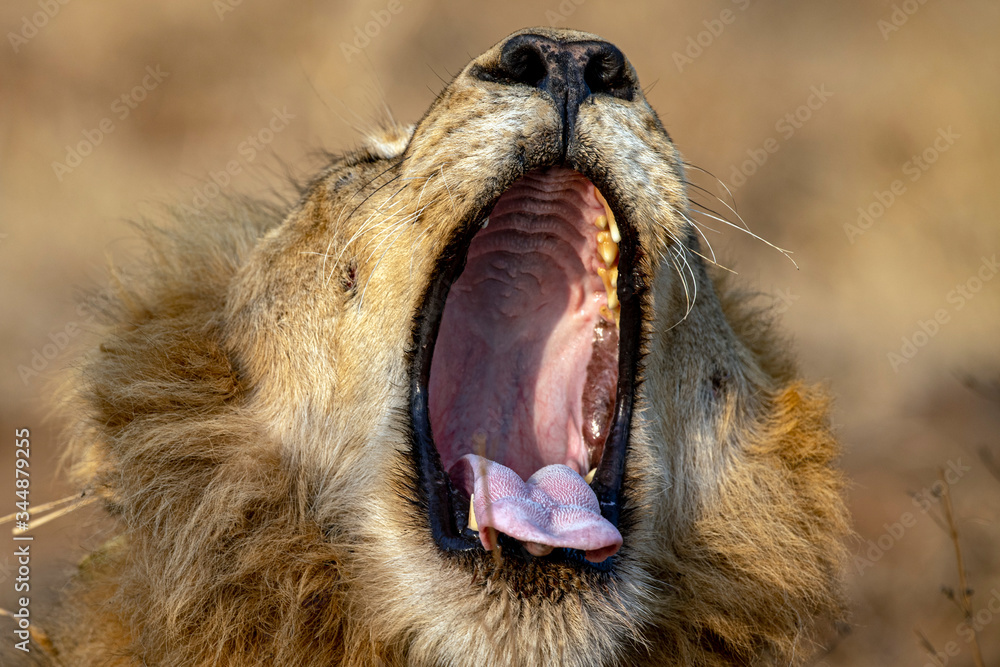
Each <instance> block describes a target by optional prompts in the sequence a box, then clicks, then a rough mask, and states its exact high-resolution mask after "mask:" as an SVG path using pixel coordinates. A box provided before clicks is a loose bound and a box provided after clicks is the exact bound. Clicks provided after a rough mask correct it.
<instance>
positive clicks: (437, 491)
mask: <svg viewBox="0 0 1000 667" xmlns="http://www.w3.org/2000/svg"><path fill="white" fill-rule="evenodd" d="M526 171H528V170H526ZM577 171H580V173H582V174H583V175H584V176H585V177H587V178H589V179H590V180H591V182H592V183H594V184H595V185H597V186H598V188H600V189H601V192H602V193H604V192H607V191H608V190H607V189H605V188H601V185H600V184H599V182H598V181H597V180H595V178H594V177H592V176H590V175H588V174H587V173H585V172H583V171H581V170H579V169H578V170H577ZM501 194H502V192H501V193H499V194H496V195H495V196H494V197H493V198H492V200H491V201H489V202H487V203H486V204H484V205H483V206H481V207H479V209H478V210H477V211H476V212H475V213H474V214H473V215H471V216H470V217H469V218H468V219H467V220H465V221H463V223H462V224H461V225H459V226H458V228H457V229H456V231H455V233H454V235H453V237H452V239H451V240H450V241H449V243H448V244H447V246H446V248H445V250H444V252H442V254H441V256H440V257H439V258H438V260H437V263H436V271H435V274H434V277H433V278H432V279H431V281H430V283H429V284H428V286H427V288H426V291H425V292H424V296H423V299H422V302H421V305H420V308H419V309H418V311H417V314H416V316H415V318H414V329H413V339H414V346H413V350H412V352H411V356H410V360H409V361H410V410H409V416H410V456H411V458H412V460H413V463H414V464H415V465H414V469H415V471H416V473H417V479H416V480H415V481H416V488H415V491H416V492H417V493H416V496H417V501H418V503H419V505H420V506H421V507H422V508H423V509H424V510H425V511H426V512H427V517H428V520H429V524H430V528H431V534H432V536H433V538H434V541H435V543H436V544H437V545H438V547H439V548H440V549H441V550H442V551H444V552H468V551H471V550H475V549H479V550H482V545H481V544H480V542H479V536H478V533H476V532H474V531H472V530H470V529H468V528H467V527H466V526H467V524H468V507H469V498H468V495H467V494H465V492H464V491H459V490H458V489H456V488H455V486H454V485H453V484H452V482H451V479H450V478H449V476H448V475H447V473H446V471H445V470H444V467H443V465H442V464H441V457H440V454H439V453H438V451H437V447H436V446H435V445H434V440H433V437H432V435H431V424H430V415H429V411H428V386H429V381H430V371H431V359H432V357H433V353H434V344H435V342H436V340H437V335H438V330H439V327H440V324H441V316H442V314H443V313H444V304H445V299H446V298H447V296H448V291H449V289H450V288H451V285H452V283H454V282H455V280H456V279H457V278H458V277H459V275H461V273H462V271H463V270H464V268H465V261H466V253H467V252H468V249H469V245H470V244H471V243H472V238H473V237H474V236H475V234H476V232H478V231H479V229H480V228H481V226H482V221H483V220H484V219H485V218H486V216H487V215H488V214H489V212H490V211H491V210H492V209H493V206H494V204H495V203H496V201H497V200H498V199H499V198H500V195H501ZM608 205H609V206H611V208H612V211H613V212H614V213H615V218H616V219H617V220H618V221H619V229H620V230H621V235H622V240H621V242H620V243H619V244H618V248H619V256H620V259H619V277H618V300H619V302H620V304H621V314H620V318H619V349H618V392H617V397H616V399H615V413H614V420H613V422H612V426H611V430H610V432H609V434H608V438H607V440H606V442H605V446H604V453H603V455H602V456H601V461H600V463H599V464H598V467H597V472H596V473H595V474H594V479H593V481H592V483H591V488H593V490H594V493H595V494H596V495H597V500H598V502H599V503H600V506H601V514H602V515H603V516H604V518H605V519H607V520H608V521H610V522H611V523H612V524H614V525H615V526H616V527H617V528H619V530H620V531H622V526H620V525H619V521H620V519H621V515H622V506H623V504H624V496H625V489H624V479H625V466H626V461H627V458H628V456H627V454H628V448H629V435H630V432H631V426H632V411H633V405H634V399H635V392H636V389H637V385H638V377H639V364H640V359H641V347H642V346H641V341H642V309H643V299H642V294H643V292H644V289H645V288H644V280H643V277H642V275H641V273H640V271H639V268H638V267H639V265H640V263H641V262H640V261H639V259H640V256H641V252H642V251H641V247H640V244H639V243H638V235H637V234H636V232H635V230H634V228H633V227H632V225H630V224H628V221H627V220H626V219H624V218H623V217H622V216H621V215H619V212H618V208H617V207H616V206H615V204H614V202H613V201H612V199H611V198H608ZM622 532H623V537H624V538H625V546H626V547H627V544H628V537H627V535H625V533H624V531H622ZM505 538H506V536H504V535H502V534H501V536H500V544H501V545H502V546H503V547H504V554H505V556H506V555H508V554H511V553H512V552H513V553H518V552H520V551H523V549H521V548H520V544H519V543H518V542H516V541H515V540H513V539H509V538H508V539H505ZM484 553H485V551H484ZM520 555H522V556H525V557H530V556H528V555H527V552H524V553H523V554H520ZM544 558H545V559H547V560H559V561H564V562H567V563H575V564H579V565H580V566H581V567H589V568H593V569H597V570H601V571H607V570H609V569H610V568H611V567H612V566H613V563H614V561H615V558H616V557H611V558H608V559H607V560H605V561H604V562H602V563H591V562H589V561H587V560H585V559H584V558H583V552H580V551H577V550H574V549H555V550H554V551H553V552H552V553H551V554H550V555H548V556H546V557H544Z"/></svg>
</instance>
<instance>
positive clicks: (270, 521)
mask: <svg viewBox="0 0 1000 667" xmlns="http://www.w3.org/2000/svg"><path fill="white" fill-rule="evenodd" d="M532 32H535V33H540V34H545V35H548V36H550V37H552V38H555V39H564V40H573V39H598V38H596V37H594V36H592V35H585V34H583V33H574V32H569V31H555V30H548V29H535V30H533V31H532ZM499 48H500V47H499V46H498V47H494V48H493V49H492V50H490V51H489V52H487V53H486V54H485V55H483V56H482V57H480V58H479V59H477V60H476V61H474V63H473V65H477V64H478V65H480V66H489V65H490V64H491V63H495V62H496V59H497V58H498V53H499ZM470 67H471V66H470ZM629 72H630V75H631V76H633V77H634V72H632V71H631V68H629ZM411 132H412V136H411ZM577 134H578V141H577V142H575V144H574V145H573V146H572V147H571V148H569V149H568V150H567V151H566V155H565V161H566V163H568V164H570V165H571V166H573V167H574V168H576V169H578V170H580V171H582V172H584V173H586V174H588V176H589V177H590V178H591V179H592V180H594V182H595V183H597V184H598V185H599V187H600V188H601V190H602V192H604V193H605V194H606V196H607V197H608V199H609V201H610V202H612V204H613V205H614V207H615V209H616V210H618V211H622V212H623V213H624V214H625V219H627V220H628V221H629V224H631V225H633V227H634V228H635V230H636V233H637V236H638V238H639V240H640V242H641V247H642V249H643V253H642V254H641V257H640V260H639V261H640V263H641V267H640V268H641V270H642V272H643V275H644V276H646V277H647V281H648V284H647V285H646V287H647V289H646V290H645V291H644V293H643V297H642V298H643V299H644V312H645V313H646V315H647V321H646V322H645V324H644V351H645V356H644V359H643V362H642V375H643V383H642V384H641V385H640V388H639V389H638V394H637V401H638V407H639V410H638V412H637V414H636V415H635V416H634V419H633V428H632V436H631V441H630V452H629V458H628V467H627V480H626V483H627V506H626V507H625V510H624V515H623V518H622V527H623V528H622V532H623V535H624V536H625V543H624V545H623V547H622V550H621V551H620V553H619V554H618V555H617V556H616V557H615V564H614V567H613V569H612V571H611V572H610V573H607V574H600V573H596V572H590V571H587V570H586V569H580V568H573V567H570V566H568V565H567V566H558V567H556V566H555V565H552V566H550V565H548V564H547V562H546V561H544V560H543V559H538V560H537V562H532V563H531V564H529V565H528V566H521V565H518V566H514V565H513V564H511V563H509V562H506V561H505V560H504V559H503V557H502V554H501V557H500V558H494V557H493V556H492V555H491V554H487V553H485V552H482V553H478V554H477V553H470V554H463V555H458V556H456V555H450V554H446V553H443V552H442V551H440V550H439V549H438V548H437V547H436V545H435V544H434V542H433V540H432V538H431V535H430V532H429V528H428V519H427V516H426V513H425V512H424V511H423V506H422V504H421V501H420V497H419V492H418V489H417V488H416V481H415V473H414V471H413V466H412V462H411V460H410V459H409V458H408V454H407V453H408V451H409V450H408V448H409V444H408V440H407V436H406V429H407V426H406V419H405V414H406V406H407V396H408V375H407V374H408V365H407V362H408V359H409V354H410V352H411V348H412V335H413V318H414V316H415V314H416V312H417V309H418V306H419V303H420V299H421V296H422V294H423V291H424V289H425V288H426V286H427V284H428V281H429V277H430V274H431V272H432V271H433V270H434V266H435V262H436V260H437V258H438V257H439V256H440V254H441V253H442V252H443V250H444V248H446V247H447V244H448V242H449V240H450V239H451V238H452V237H453V236H454V234H455V233H456V230H457V227H458V226H459V225H460V223H461V221H463V220H470V219H474V218H475V217H476V216H478V215H479V214H482V213H484V212H485V211H483V210H482V207H483V206H484V202H487V201H490V200H491V198H493V197H495V196H496V195H497V194H498V193H499V192H502V191H503V190H504V189H506V187H508V186H509V184H510V183H511V182H513V181H514V180H515V179H517V178H518V177H520V176H521V175H522V174H523V173H524V172H525V171H527V170H528V169H531V168H533V167H535V166H541V165H545V164H551V163H552V162H553V161H555V160H556V159H558V156H559V155H560V153H561V152H562V150H563V148H564V147H562V146H561V143H560V142H561V141H562V131H561V128H560V120H559V117H558V115H557V114H556V112H555V110H554V108H553V106H552V104H551V102H550V100H548V99H547V98H546V97H545V96H544V95H542V94H541V93H539V92H538V91H536V90H532V89H530V88H526V87H524V86H521V87H517V86H504V85H501V84H496V83H487V82H484V81H482V80H479V79H476V78H475V77H473V76H471V75H470V69H469V68H466V70H465V71H463V72H462V73H461V74H460V75H459V76H458V77H456V79H455V80H454V81H453V82H452V83H451V84H450V85H449V86H448V87H447V88H446V90H445V91H444V92H443V93H442V94H441V96H440V97H439V98H438V100H437V101H436V102H435V104H434V105H433V106H432V107H431V109H430V111H429V112H428V113H427V115H426V116H425V117H424V119H423V120H422V121H421V122H420V123H419V124H418V126H417V127H416V129H415V130H414V129H413V128H392V129H389V130H387V131H386V132H384V133H382V134H381V135H380V136H379V137H377V138H375V139H373V142H372V144H371V145H370V147H369V148H365V149H362V150H359V151H357V152H355V153H353V154H350V155H347V156H344V157H341V158H337V159H334V160H333V161H332V162H331V164H330V165H329V166H328V168H327V169H326V170H325V171H324V172H323V173H322V174H321V175H319V176H318V177H317V178H316V180H315V181H313V182H312V183H311V184H310V185H309V186H308V187H306V188H305V189H304V190H303V193H302V196H301V198H300V200H299V201H298V202H297V203H296V204H295V205H294V206H291V207H289V209H288V210H287V212H285V211H282V210H279V209H278V208H275V207H269V206H265V205H262V204H258V203H233V204H232V205H231V207H230V208H228V209H227V210H226V211H215V212H212V213H211V214H204V215H196V216H185V215H183V214H182V215H178V216H176V217H177V219H176V220H174V221H173V222H171V223H170V224H165V225H159V226H151V227H149V228H148V229H147V231H146V233H145V235H146V237H147V239H148V241H149V247H150V256H149V257H148V258H147V261H145V262H144V263H143V264H144V267H145V268H144V270H142V271H139V272H136V273H133V274H131V275H129V276H128V277H127V278H123V279H122V281H121V290H120V294H119V296H118V300H117V302H116V304H115V306H114V308H113V309H112V312H110V313H109V324H108V327H107V330H106V333H105V334H104V337H103V339H102V341H101V342H100V345H99V347H96V348H95V349H94V350H93V352H92V353H91V354H90V355H89V356H88V357H87V359H86V361H85V363H84V364H82V367H81V370H80V373H79V375H78V376H77V377H76V378H74V380H73V383H72V391H71V396H70V399H69V405H70V406H71V410H72V417H73V423H74V425H75V426H74V429H75V430H74V434H73V445H72V453H73V456H74V457H75V461H76V465H75V468H74V470H75V475H76V478H77V479H78V480H79V481H80V483H81V484H82V485H84V486H85V487H87V488H89V489H92V490H93V491H94V492H96V493H99V494H100V495H101V496H102V497H103V499H104V503H105V507H106V509H107V511H108V513H109V514H110V515H111V516H113V517H114V518H115V520H116V525H117V531H118V536H117V537H116V538H115V539H113V540H111V541H109V542H108V544H107V545H106V546H105V548H104V549H103V550H102V551H101V552H100V553H99V554H96V555H95V556H94V557H91V558H90V559H88V561H87V563H86V564H85V566H83V567H82V568H81V572H80V574H79V576H78V577H77V580H76V584H75V587H74V589H73V592H72V594H71V595H70V596H69V597H68V600H67V612H66V616H65V618H64V620H63V623H62V628H61V631H60V632H57V633H55V643H56V646H57V648H58V651H59V653H58V656H57V658H55V660H56V661H57V662H60V663H62V664H65V665H73V666H78V665H79V666H83V665H177V666H181V665H183V666H189V665H234V666H235V665H302V666H307V665H316V666H319V665H358V666H360V665H469V664H477V665H543V664H565V665H618V664H620V665H706V666H707V665H748V664H780V665H799V664H803V663H804V662H805V661H806V660H807V659H808V658H809V656H811V655H813V654H814V653H815V652H816V650H817V646H818V645H817V644H816V642H817V641H819V640H821V639H822V638H823V637H824V636H826V635H825V633H826V632H827V630H828V629H829V627H831V624H832V623H834V622H836V621H838V620H839V619H841V617H842V609H843V608H842V600H841V597H840V587H839V574H840V567H841V559H842V556H843V547H842V544H841V540H842V538H843V536H844V535H845V534H846V533H847V531H848V520H847V516H846V512H845V509H844V506H843V504H842V500H841V498H840V488H841V481H840V478H839V475H838V473H837V472H836V471H835V469H834V468H833V463H834V460H835V458H836V456H837V451H838V450H837V445H836V443H835V441H834V439H833V438H832V436H831V434H830V427H829V422H828V414H827V401H826V398H825V397H824V395H823V393H822V392H821V391H819V390H817V389H815V388H811V387H808V386H805V385H803V384H802V383H801V382H799V381H798V380H796V379H795V372H794V368H793V366H792V364H791V362H790V361H789V360H788V357H787V353H786V345H785V344H784V341H782V340H781V339H780V338H778V337H776V336H775V334H774V333H773V332H772V329H771V327H770V324H769V322H768V319H767V316H766V314H764V313H761V312H759V311H755V310H753V309H751V308H749V307H748V306H747V305H746V304H747V298H746V296H745V295H743V294H740V293H738V292H736V291H734V290H732V289H729V288H726V287H725V286H723V285H722V284H721V283H719V282H718V281H713V280H712V279H711V278H710V277H709V275H708V273H707V271H706V269H705V267H704V266H703V263H702V262H701V261H699V257H698V256H697V255H696V254H695V253H694V251H696V250H697V241H696V239H695V236H694V232H693V230H692V228H691V226H690V224H689V223H688V222H687V221H686V220H685V218H684V216H683V213H684V211H686V210H687V199H686V195H685V187H684V186H685V184H684V177H683V169H682V162H681V160H680V157H679V155H678V154H677V152H676V150H675V149H674V147H673V145H672V143H671V142H670V140H669V138H668V136H667V134H666V133H665V132H664V130H663V128H662V126H661V125H660V122H659V120H658V119H657V117H656V115H655V114H654V113H653V111H652V110H651V109H650V108H649V106H648V104H647V103H646V102H645V100H644V99H643V98H642V95H641V93H637V95H636V97H635V99H633V100H630V101H625V100H621V99H616V98H611V97H607V96H601V95H596V96H594V97H593V98H591V99H589V100H588V101H586V102H585V103H584V104H583V105H581V107H580V111H579V119H578V126H577ZM671 260H674V261H673V262H672V261H671ZM684 262H686V264H685V263H684ZM675 264H676V266H681V267H683V268H684V272H681V271H678V270H677V269H676V267H675ZM695 286H696V287H697V297H696V298H695V299H694V301H693V304H692V303H691V302H690V296H691V295H692V293H693V292H694V289H693V288H694V287H695ZM685 315H686V316H685Z"/></svg>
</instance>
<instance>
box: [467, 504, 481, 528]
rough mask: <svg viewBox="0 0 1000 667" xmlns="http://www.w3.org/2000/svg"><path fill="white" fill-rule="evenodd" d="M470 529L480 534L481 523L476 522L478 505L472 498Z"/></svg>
mask: <svg viewBox="0 0 1000 667" xmlns="http://www.w3.org/2000/svg"><path fill="white" fill-rule="evenodd" d="M469 529H470V530H474V531H476V532H479V523H477V522H476V505H475V503H474V502H473V499H472V498H469Z"/></svg>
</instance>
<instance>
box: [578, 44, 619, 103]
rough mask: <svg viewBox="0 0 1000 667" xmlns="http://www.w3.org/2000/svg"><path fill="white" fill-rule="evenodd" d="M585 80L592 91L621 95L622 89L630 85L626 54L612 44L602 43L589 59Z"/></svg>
mask: <svg viewBox="0 0 1000 667" xmlns="http://www.w3.org/2000/svg"><path fill="white" fill-rule="evenodd" d="M583 80H584V82H585V83H586V84H587V87H588V88H589V89H590V92H591V93H608V94H611V95H615V96H616V97H620V96H621V93H622V89H623V88H628V87H629V86H630V83H629V81H628V70H627V67H626V65H625V55H624V54H623V53H622V52H621V51H620V50H618V48H617V47H615V46H613V45H611V44H607V43H604V44H601V47H600V48H599V49H598V50H596V51H594V52H593V53H592V54H591V56H590V60H589V61H587V64H586V66H585V67H584V70H583Z"/></svg>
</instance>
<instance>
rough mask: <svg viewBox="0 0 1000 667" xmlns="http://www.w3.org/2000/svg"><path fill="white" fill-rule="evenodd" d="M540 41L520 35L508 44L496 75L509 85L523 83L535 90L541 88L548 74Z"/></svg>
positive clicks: (532, 36) (535, 37) (530, 36)
mask: <svg viewBox="0 0 1000 667" xmlns="http://www.w3.org/2000/svg"><path fill="white" fill-rule="evenodd" d="M540 39H541V38H539V37H538V36H537V35H519V36H518V37H515V38H513V39H511V40H510V41H509V42H507V44H505V45H504V48H503V51H502V52H501V54H500V67H499V70H498V71H496V72H495V74H496V75H499V76H500V77H502V78H503V79H506V81H507V82H508V83H522V84H525V85H528V86H531V87H533V88H536V87H538V86H540V85H541V83H542V81H543V80H544V79H545V75H546V74H547V73H548V68H547V67H546V65H545V58H544V56H543V55H542V50H541V43H540Z"/></svg>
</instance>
